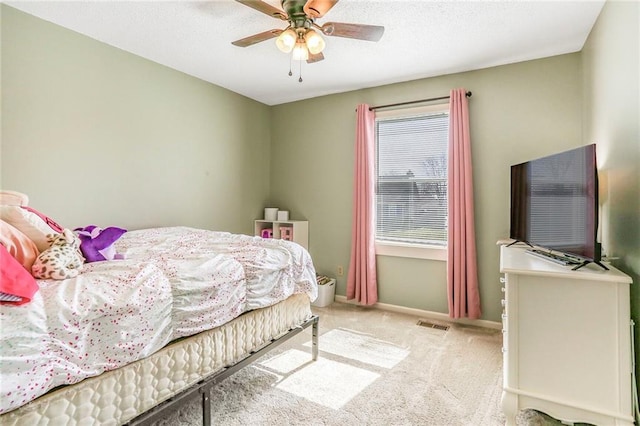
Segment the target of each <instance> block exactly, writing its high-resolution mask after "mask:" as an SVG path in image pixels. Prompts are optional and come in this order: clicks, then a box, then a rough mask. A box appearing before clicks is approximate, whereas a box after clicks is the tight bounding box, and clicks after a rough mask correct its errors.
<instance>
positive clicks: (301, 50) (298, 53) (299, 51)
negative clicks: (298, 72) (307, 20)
mask: <svg viewBox="0 0 640 426" xmlns="http://www.w3.org/2000/svg"><path fill="white" fill-rule="evenodd" d="M307 59H309V50H308V49H307V45H306V44H305V43H304V42H302V41H298V42H297V43H296V45H295V47H294V48H293V60H294V61H306V60H307Z"/></svg>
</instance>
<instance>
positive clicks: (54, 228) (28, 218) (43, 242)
mask: <svg viewBox="0 0 640 426" xmlns="http://www.w3.org/2000/svg"><path fill="white" fill-rule="evenodd" d="M0 219H2V220H4V221H5V222H7V223H8V224H9V225H12V226H13V227H15V228H17V229H18V230H19V231H20V232H22V233H23V234H25V235H26V236H27V237H29V238H31V240H32V241H33V242H34V243H36V247H38V250H39V251H40V252H43V251H45V250H46V249H48V248H49V242H48V241H47V235H48V234H59V233H61V232H62V230H63V228H62V227H61V226H60V225H58V224H57V223H56V222H55V221H53V219H51V218H49V217H47V216H46V215H44V214H42V213H40V212H38V211H37V210H34V209H32V208H31V207H25V206H6V205H3V206H0Z"/></svg>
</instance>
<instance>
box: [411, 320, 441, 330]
mask: <svg viewBox="0 0 640 426" xmlns="http://www.w3.org/2000/svg"><path fill="white" fill-rule="evenodd" d="M418 325H419V326H420V327H427V328H435V329H436V330H442V331H447V330H449V326H448V325H442V324H434V323H432V322H429V321H425V320H418Z"/></svg>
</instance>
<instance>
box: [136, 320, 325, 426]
mask: <svg viewBox="0 0 640 426" xmlns="http://www.w3.org/2000/svg"><path fill="white" fill-rule="evenodd" d="M319 320H320V317H319V316H318V315H313V316H312V317H311V318H309V319H308V320H306V321H305V322H303V323H302V324H300V325H299V326H297V327H294V328H292V329H290V330H289V331H288V332H287V333H286V334H284V335H283V336H281V337H279V338H277V339H272V340H271V341H270V342H269V343H267V344H266V345H265V346H263V347H261V348H260V349H257V350H255V351H252V352H250V353H249V355H247V356H246V357H245V358H243V359H241V360H240V361H238V362H237V363H235V364H233V365H231V366H229V367H225V368H223V369H222V370H219V371H217V372H215V373H214V374H212V375H210V376H207V377H205V378H203V379H202V380H200V381H199V382H198V383H196V384H195V385H192V386H191V387H189V388H187V389H185V390H184V391H182V392H180V393H179V394H177V395H176V396H173V397H171V398H169V399H167V400H166V401H164V402H162V403H161V404H159V405H157V406H155V407H153V408H152V409H151V410H149V411H147V412H145V413H143V414H141V415H139V416H138V417H136V418H134V419H133V420H131V421H129V422H127V423H125V425H127V426H139V425H140V426H142V425H145V426H146V425H151V424H153V423H154V422H156V421H158V420H160V419H162V418H165V417H166V416H167V415H168V414H169V413H171V412H174V411H176V410H178V409H179V408H180V407H182V406H184V405H186V404H187V403H188V402H190V401H191V400H192V399H193V398H194V397H195V396H196V394H200V396H201V398H202V400H201V402H202V424H203V426H210V425H211V403H210V401H209V394H210V390H211V388H213V387H214V386H216V385H217V384H218V383H220V382H221V381H223V380H224V379H226V378H227V377H229V376H231V375H232V374H234V373H236V372H237V371H239V370H240V369H242V368H244V367H246V366H247V365H249V364H252V363H253V362H255V361H256V360H257V359H258V358H260V357H261V356H263V355H265V354H266V353H267V352H270V351H272V350H273V349H275V348H276V347H278V346H280V345H281V344H283V343H284V342H286V341H287V340H289V339H291V338H292V337H293V336H295V335H297V334H298V333H300V332H302V331H304V330H305V329H306V328H308V327H309V326H312V333H311V359H312V360H314V361H315V360H317V359H318V322H319Z"/></svg>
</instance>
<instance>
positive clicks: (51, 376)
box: [0, 227, 317, 413]
mask: <svg viewBox="0 0 640 426" xmlns="http://www.w3.org/2000/svg"><path fill="white" fill-rule="evenodd" d="M116 248H117V252H118V253H123V254H125V256H126V259H125V260H114V261H108V262H95V263H88V264H85V266H84V270H83V271H82V273H81V274H80V275H79V276H78V277H76V278H73V279H68V280H64V281H53V280H39V281H38V284H39V285H40V291H38V292H37V293H36V294H35V296H34V298H33V300H32V301H31V302H30V303H28V304H26V305H22V306H8V305H0V339H1V340H0V413H4V412H7V411H10V410H12V409H14V408H17V407H19V406H21V405H23V404H25V403H27V402H29V401H31V400H33V399H35V398H36V397H38V396H40V395H42V394H44V393H46V392H47V391H49V390H51V389H53V388H54V387H56V386H60V385H65V384H72V383H76V382H79V381H80V380H82V379H84V378H87V377H91V376H95V375H98V374H100V373H102V372H104V371H108V370H112V369H115V368H118V367H121V366H123V365H125V364H128V363H131V362H133V361H136V360H138V359H141V358H144V357H147V356H149V355H151V354H152V353H154V352H155V351H157V350H158V349H160V348H162V347H163V346H165V345H166V344H167V343H168V342H170V341H171V340H173V339H176V338H178V337H183V336H189V335H192V334H195V333H198V332H201V331H204V330H207V329H210V328H213V327H216V326H219V325H222V324H224V323H226V322H228V321H230V320H231V319H233V318H235V317H237V316H239V315H240V314H242V313H243V312H246V311H248V310H251V309H256V308H261V307H266V306H270V305H273V304H275V303H277V302H280V301H282V300H284V299H286V298H287V297H289V296H290V295H292V294H295V293H306V294H308V295H309V298H310V299H311V300H315V298H316V296H317V285H316V279H315V270H314V267H313V264H312V261H311V257H310V256H309V253H308V252H307V251H306V250H304V249H303V248H302V247H301V246H299V245H297V244H295V243H291V242H288V241H282V240H274V239H262V238H260V237H249V236H246V235H235V234H229V233H224V232H213V231H206V230H199V229H193V228H185V227H173V228H154V229H145V230H139V231H131V232H127V233H126V234H124V235H123V236H122V237H121V238H120V239H119V240H118V241H117V242H116Z"/></svg>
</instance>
